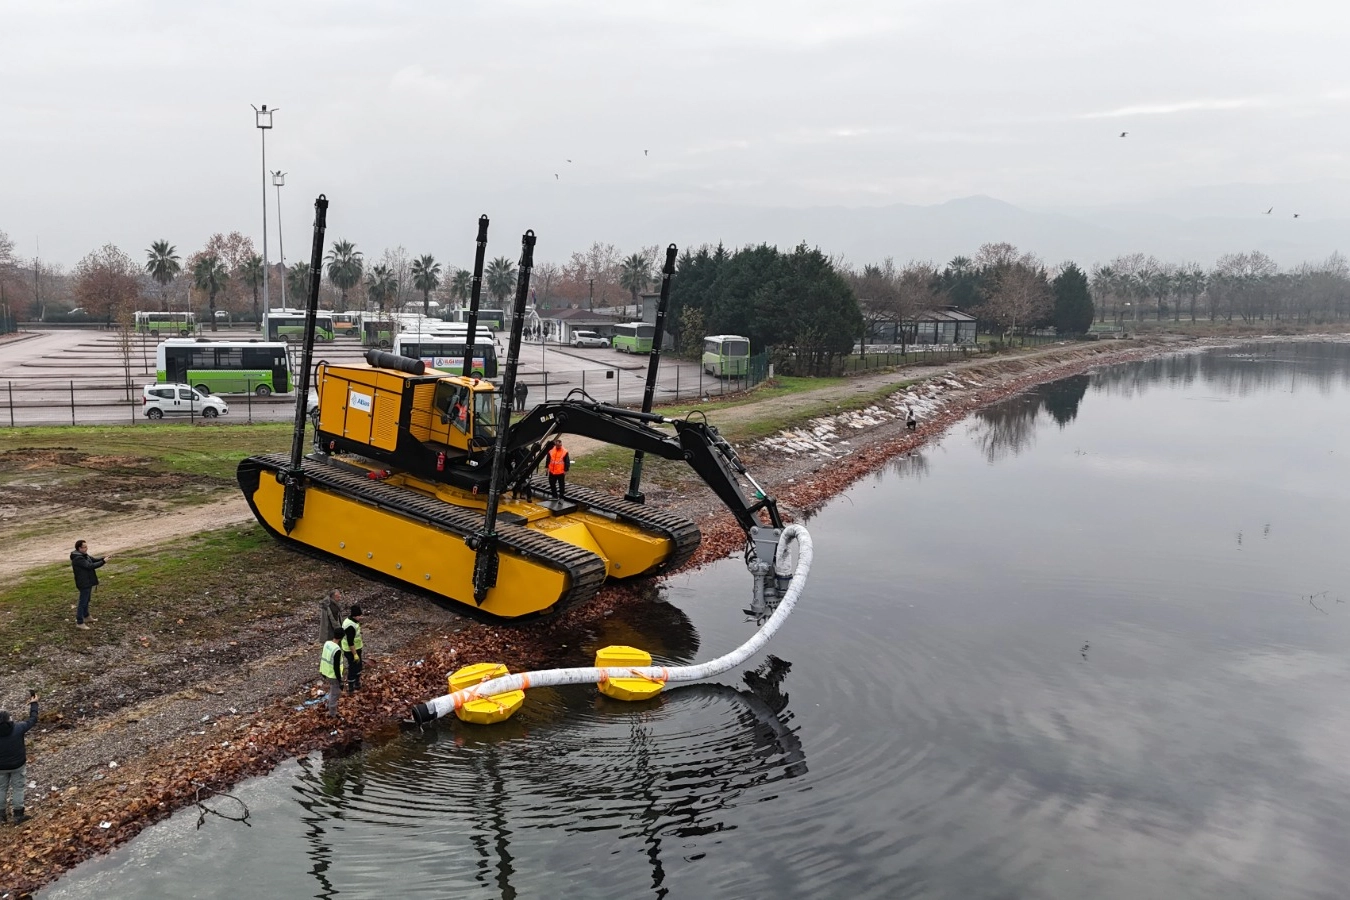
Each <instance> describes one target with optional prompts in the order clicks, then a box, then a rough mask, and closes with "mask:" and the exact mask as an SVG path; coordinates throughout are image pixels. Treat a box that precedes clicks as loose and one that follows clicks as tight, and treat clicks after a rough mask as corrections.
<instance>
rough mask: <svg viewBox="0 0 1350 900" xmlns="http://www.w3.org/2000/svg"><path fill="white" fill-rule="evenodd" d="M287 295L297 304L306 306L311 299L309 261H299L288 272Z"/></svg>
mask: <svg viewBox="0 0 1350 900" xmlns="http://www.w3.org/2000/svg"><path fill="white" fill-rule="evenodd" d="M286 296H288V297H289V298H290V299H291V302H292V303H294V304H295V305H296V306H299V307H304V306H305V304H306V303H308V301H309V263H307V262H298V263H295V264H294V265H292V266H291V267H290V269H289V270H287V272H286Z"/></svg>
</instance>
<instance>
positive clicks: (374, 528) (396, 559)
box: [255, 477, 568, 619]
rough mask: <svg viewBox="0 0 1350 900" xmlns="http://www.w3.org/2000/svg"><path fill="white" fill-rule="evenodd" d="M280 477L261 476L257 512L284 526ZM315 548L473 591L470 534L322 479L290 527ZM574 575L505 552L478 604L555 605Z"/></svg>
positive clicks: (510, 613) (433, 585)
mask: <svg viewBox="0 0 1350 900" xmlns="http://www.w3.org/2000/svg"><path fill="white" fill-rule="evenodd" d="M283 491H284V488H283V486H282V485H281V484H280V483H279V482H277V480H276V479H274V478H268V477H264V478H262V479H261V480H260V481H259V484H258V490H257V493H256V494H255V507H256V510H257V514H258V515H259V516H260V517H262V518H264V519H265V521H266V523H267V524H268V525H269V526H270V527H272V528H273V529H274V530H276V531H279V532H283V533H284V524H283V522H282V515H281V509H282V495H283ZM287 536H288V537H290V538H291V539H293V540H296V541H299V542H300V543H302V544H305V545H307V546H309V547H313V548H315V549H316V550H322V551H324V552H326V553H331V554H332V555H334V556H337V557H339V558H341V559H345V560H348V561H350V562H353V563H356V564H357V565H361V566H365V567H366V568H368V569H374V570H375V571H377V572H381V573H383V574H385V575H388V576H389V577H391V578H396V579H399V580H401V581H406V582H409V583H410V584H415V585H417V586H419V587H422V588H425V589H427V590H431V591H435V592H436V593H439V594H442V595H444V596H447V597H456V598H472V597H473V564H474V552H473V550H471V549H469V547H468V546H467V545H466V544H465V543H464V540H463V538H461V537H458V536H456V535H453V534H449V533H447V532H445V531H442V530H440V529H439V528H436V527H434V526H431V525H427V524H426V523H423V522H418V521H415V520H413V519H408V518H405V517H403V516H400V515H398V514H397V513H394V512H391V511H389V510H384V509H380V508H378V507H374V506H369V505H367V504H364V503H360V502H358V501H356V500H353V499H352V498H350V497H346V496H343V495H342V494H340V493H335V492H331V491H328V490H324V489H322V488H318V487H311V488H310V489H308V490H307V491H306V492H305V514H304V516H302V517H301V518H300V519H298V520H296V522H295V525H294V528H293V529H292V530H291V532H290V533H289V534H288V535H287ZM567 581H568V579H567V575H566V574H565V573H563V572H560V571H558V570H556V569H552V568H549V567H547V566H544V565H542V564H540V563H537V562H534V561H532V560H530V559H527V558H525V557H523V556H519V555H516V554H510V553H503V554H502V555H501V557H500V568H499V569H498V574H497V586H496V587H494V588H493V589H492V590H490V591H488V595H487V598H486V599H485V600H484V601H483V603H482V605H481V606H479V609H480V610H481V611H482V612H484V613H486V614H488V615H492V616H498V617H500V618H504V619H514V618H518V617H520V616H526V615H530V614H532V613H539V612H543V611H545V610H547V609H549V608H550V607H551V606H552V605H553V604H554V603H555V602H557V598H558V597H561V596H562V594H563V592H564V591H565V590H566V589H567V587H568V583H567Z"/></svg>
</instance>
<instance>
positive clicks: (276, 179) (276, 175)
mask: <svg viewBox="0 0 1350 900" xmlns="http://www.w3.org/2000/svg"><path fill="white" fill-rule="evenodd" d="M272 184H273V185H275V186H276V189H277V252H278V254H280V256H281V305H282V307H283V308H285V306H286V242H285V241H283V240H282V239H281V188H282V186H283V185H284V184H286V173H285V172H283V171H281V170H280V169H277V170H276V171H275V172H273V173H272Z"/></svg>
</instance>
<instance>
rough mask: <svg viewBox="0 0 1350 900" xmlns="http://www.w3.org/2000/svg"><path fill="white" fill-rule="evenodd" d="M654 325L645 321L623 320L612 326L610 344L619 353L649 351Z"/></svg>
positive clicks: (654, 332) (654, 330) (650, 349)
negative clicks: (619, 323)
mask: <svg viewBox="0 0 1350 900" xmlns="http://www.w3.org/2000/svg"><path fill="white" fill-rule="evenodd" d="M655 336H656V326H655V325H648V324H647V323H646V322H625V323H624V324H622V325H615V326H614V337H613V338H612V339H611V340H610V342H609V343H610V346H611V347H613V348H614V349H615V350H618V351H619V352H620V353H651V352H652V338H653V337H655Z"/></svg>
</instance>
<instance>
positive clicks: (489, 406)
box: [473, 391, 497, 437]
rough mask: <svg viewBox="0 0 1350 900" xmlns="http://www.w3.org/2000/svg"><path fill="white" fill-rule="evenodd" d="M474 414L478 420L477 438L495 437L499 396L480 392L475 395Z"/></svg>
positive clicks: (475, 431)
mask: <svg viewBox="0 0 1350 900" xmlns="http://www.w3.org/2000/svg"><path fill="white" fill-rule="evenodd" d="M473 414H474V417H475V418H477V420H478V426H477V427H476V428H475V429H474V433H475V435H476V436H477V437H493V436H495V435H496V433H497V394H496V392H495V391H478V392H477V393H475V394H474V395H473Z"/></svg>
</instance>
